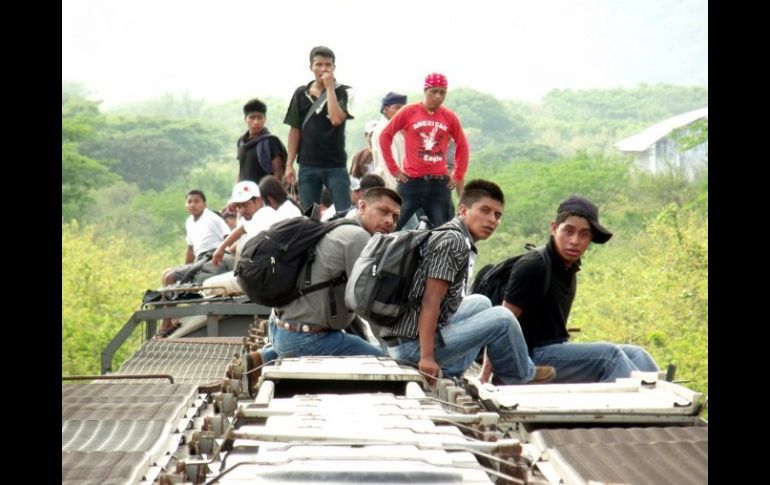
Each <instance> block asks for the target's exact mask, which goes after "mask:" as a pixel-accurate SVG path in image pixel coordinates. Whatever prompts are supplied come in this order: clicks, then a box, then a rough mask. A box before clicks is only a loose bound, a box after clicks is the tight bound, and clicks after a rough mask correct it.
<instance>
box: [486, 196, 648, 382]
mask: <svg viewBox="0 0 770 485" xmlns="http://www.w3.org/2000/svg"><path fill="white" fill-rule="evenodd" d="M611 237H612V233H611V232H610V231H608V230H607V229H606V228H604V227H603V226H602V225H601V224H599V209H598V208H597V207H596V205H595V204H594V203H593V202H591V201H590V200H588V199H586V198H583V197H579V196H576V195H573V196H572V197H569V198H568V199H566V200H565V201H563V202H562V203H561V204H560V205H559V208H558V210H557V214H556V219H555V220H553V221H551V237H550V239H549V241H548V244H546V246H545V252H544V253H543V255H542V256H541V253H540V251H530V252H529V253H527V254H525V255H524V256H522V257H521V258H520V259H519V260H518V261H516V263H515V264H514V266H513V268H512V270H511V274H510V277H509V279H508V285H507V287H506V290H505V297H504V300H503V306H504V307H506V308H508V309H509V310H511V311H512V312H513V314H514V315H516V318H518V320H519V323H520V324H521V329H522V331H523V332H524V338H525V339H526V341H527V347H528V348H529V353H530V355H531V356H532V360H533V361H534V362H535V364H537V365H550V366H553V367H554V368H555V369H556V379H554V382H614V381H615V379H617V378H619V377H629V376H630V375H631V371H634V370H640V371H644V372H657V371H658V366H657V365H656V364H655V361H654V360H653V359H652V357H651V356H650V354H649V353H647V351H646V350H644V349H643V348H641V347H638V346H636V345H623V344H612V343H607V342H596V343H567V341H568V340H569V334H568V333H567V318H568V317H569V312H570V309H571V308H572V301H573V300H574V299H575V293H576V290H577V277H576V276H577V272H578V271H580V264H581V261H580V258H581V256H583V253H585V251H586V249H588V246H589V245H590V244H591V242H595V243H597V244H604V243H606V242H607V241H609V240H610V238H611ZM547 265H550V271H549V268H548V266H547ZM549 274H550V281H548V278H549ZM546 285H547V288H544V287H545V286H546ZM490 370H491V369H490V365H489V364H488V363H487V362H485V365H484V371H483V372H482V377H483V378H486V377H488V375H489V372H490Z"/></svg>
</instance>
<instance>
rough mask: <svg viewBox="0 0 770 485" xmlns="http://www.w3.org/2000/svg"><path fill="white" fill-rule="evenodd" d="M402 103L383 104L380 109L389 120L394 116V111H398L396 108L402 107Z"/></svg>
mask: <svg viewBox="0 0 770 485" xmlns="http://www.w3.org/2000/svg"><path fill="white" fill-rule="evenodd" d="M403 107H404V105H403V104H389V105H387V106H385V108H383V110H382V114H383V115H385V118H387V119H388V120H391V119H392V118H393V117H394V116H396V113H398V110H400V109H401V108H403Z"/></svg>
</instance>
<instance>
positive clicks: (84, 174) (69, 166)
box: [61, 83, 118, 220]
mask: <svg viewBox="0 0 770 485" xmlns="http://www.w3.org/2000/svg"><path fill="white" fill-rule="evenodd" d="M65 88H66V89H65ZM82 91H83V89H82V88H81V87H79V86H78V85H72V84H68V83H63V84H62V129H61V139H62V147H61V174H62V185H61V202H62V216H63V217H64V219H65V220H70V219H73V218H78V217H80V216H81V215H82V213H83V211H84V210H85V209H86V208H87V207H88V206H89V205H90V204H91V203H93V199H92V198H91V196H90V195H89V191H90V190H92V189H93V188H95V187H98V186H101V185H104V184H109V183H112V182H113V181H115V180H117V179H118V178H117V177H116V176H115V175H113V174H112V173H110V171H109V164H107V163H104V162H102V161H99V160H95V159H93V158H90V157H86V156H83V155H82V154H81V153H80V152H79V148H78V144H79V143H80V142H82V141H83V140H86V139H88V138H90V137H92V136H93V135H94V132H95V130H96V129H97V127H98V126H100V124H101V117H100V114H99V105H98V103H96V102H93V101H89V100H87V99H85V98H84V97H82V96H81V95H80V94H79V93H82Z"/></svg>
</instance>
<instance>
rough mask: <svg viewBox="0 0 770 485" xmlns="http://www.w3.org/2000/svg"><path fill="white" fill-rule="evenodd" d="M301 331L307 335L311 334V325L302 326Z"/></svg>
mask: <svg viewBox="0 0 770 485" xmlns="http://www.w3.org/2000/svg"><path fill="white" fill-rule="evenodd" d="M301 330H302V331H303V332H305V333H309V332H310V325H307V324H306V325H302V327H301Z"/></svg>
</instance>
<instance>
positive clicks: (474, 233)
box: [460, 197, 503, 241]
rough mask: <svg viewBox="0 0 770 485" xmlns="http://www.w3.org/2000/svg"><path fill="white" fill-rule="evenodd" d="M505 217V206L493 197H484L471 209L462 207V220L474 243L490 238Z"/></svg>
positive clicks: (472, 205)
mask: <svg viewBox="0 0 770 485" xmlns="http://www.w3.org/2000/svg"><path fill="white" fill-rule="evenodd" d="M501 217H503V204H501V203H500V201H499V200H495V199H493V198H491V197H482V198H481V199H479V200H478V201H477V202H474V203H473V204H471V206H470V207H466V206H465V205H462V204H461V205H460V219H462V220H463V221H464V222H465V225H466V227H468V232H470V233H471V237H472V238H473V240H474V241H483V240H484V239H487V238H489V236H491V235H492V233H493V232H495V229H497V226H498V225H499V224H500V218H501Z"/></svg>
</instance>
